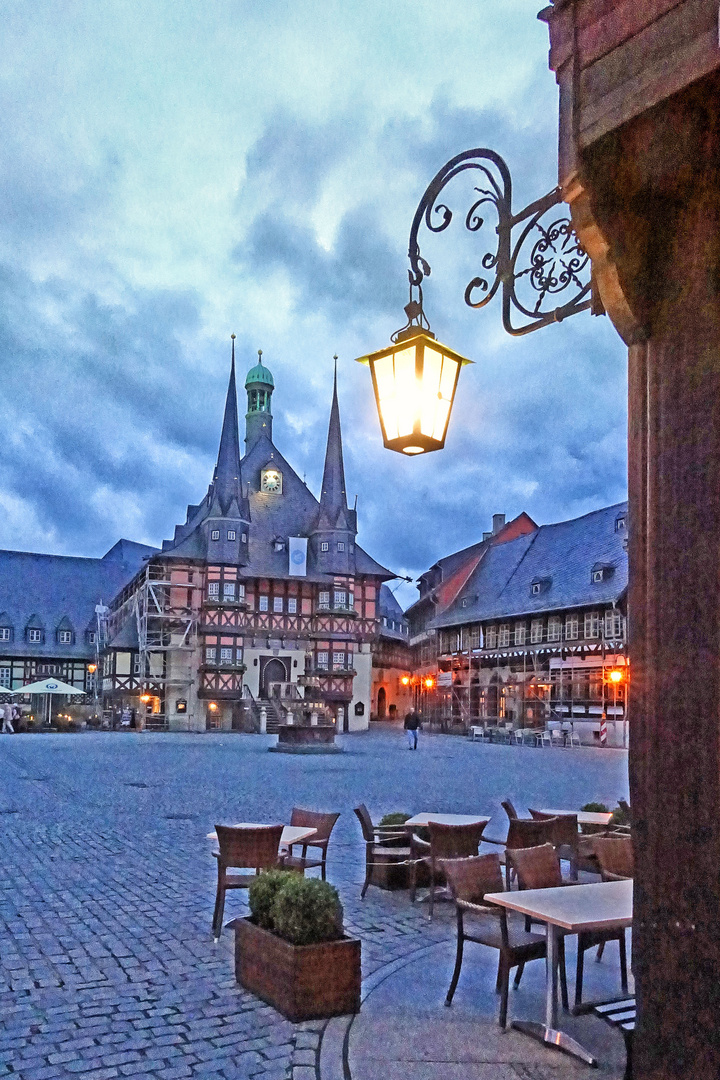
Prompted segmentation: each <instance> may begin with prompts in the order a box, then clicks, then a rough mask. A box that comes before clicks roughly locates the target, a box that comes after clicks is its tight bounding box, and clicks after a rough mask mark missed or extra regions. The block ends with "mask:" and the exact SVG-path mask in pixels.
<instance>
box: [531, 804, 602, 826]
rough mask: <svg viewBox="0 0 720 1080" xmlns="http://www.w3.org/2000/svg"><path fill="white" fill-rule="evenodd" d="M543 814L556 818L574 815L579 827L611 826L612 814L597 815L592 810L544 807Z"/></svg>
mask: <svg viewBox="0 0 720 1080" xmlns="http://www.w3.org/2000/svg"><path fill="white" fill-rule="evenodd" d="M540 813H541V814H553V815H554V816H555V817H565V816H567V815H570V814H574V815H575V817H576V818H577V819H578V825H609V824H610V818H611V817H612V814H596V813H594V812H592V811H590V810H546V809H545V808H544V807H543V808H542V809H541V811H540Z"/></svg>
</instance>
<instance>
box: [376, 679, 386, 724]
mask: <svg viewBox="0 0 720 1080" xmlns="http://www.w3.org/2000/svg"><path fill="white" fill-rule="evenodd" d="M386 711H387V694H386V693H385V687H384V686H381V687H380V689H379V690H378V696H377V716H378V720H384V719H385V713H386Z"/></svg>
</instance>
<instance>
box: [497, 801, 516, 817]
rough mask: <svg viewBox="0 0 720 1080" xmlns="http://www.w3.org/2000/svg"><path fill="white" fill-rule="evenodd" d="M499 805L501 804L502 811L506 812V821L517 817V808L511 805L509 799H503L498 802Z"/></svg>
mask: <svg viewBox="0 0 720 1080" xmlns="http://www.w3.org/2000/svg"><path fill="white" fill-rule="evenodd" d="M500 805H501V806H502V808H503V810H504V811H505V813H506V814H507V816H508V821H512V820H513V818H517V816H518V812H517V810H516V809H515V807H514V806H513V804H512V802H511V801H510V799H505V801H504V802H501V803H500Z"/></svg>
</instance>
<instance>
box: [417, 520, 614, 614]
mask: <svg viewBox="0 0 720 1080" xmlns="http://www.w3.org/2000/svg"><path fill="white" fill-rule="evenodd" d="M626 515H627V503H616V504H614V505H613V506H606V507H603V509H601V510H595V511H593V512H592V513H590V514H585V515H583V516H582V517H580V518H574V519H573V520H571V521H561V522H558V523H557V524H554V525H541V526H540V527H539V528H537V529H536V530H535V532H533V533H530V534H527V535H524V536H519V537H518V538H517V539H515V540H511V541H510V542H508V543H504V544H491V545H490V546H489V548H488V551H487V552H486V554H485V557H484V558H483V559H482V560H481V561H480V562H479V564H478V566H477V568H476V570H475V571H474V572H473V573H472V574H471V575H470V577H469V578H468V580H467V583H466V585H465V587H464V588H463V589H462V590H461V591H460V593H459V595H458V596H457V598H456V599H455V601H454V602H453V603H452V605H451V606H450V607H448V608H447V609H446V610H445V611H443V612H439V613H438V614H437V615H436V616H435V618H434V619H433V621H432V624H431V625H433V626H435V627H438V628H440V627H445V626H457V625H459V624H461V623H468V622H482V621H486V620H488V619H503V618H513V617H515V616H518V617H519V616H523V615H532V614H534V613H540V612H545V611H553V610H555V611H560V610H563V609H569V608H574V607H579V608H582V607H592V606H593V605H594V604H598V605H603V604H608V603H612V602H613V601H615V602H616V601H617V600H619V599H620V598H621V597H622V595H623V593H624V592H625V590H626V588H627V580H628V564H627V553H626V551H625V540H626V537H627V531H626V529H625V528H622V529H619V528H616V525H617V521H618V518H619V517H622V518H624V519H626ZM596 564H601V565H602V566H604V567H610V568H612V569H613V572H612V573H611V574H608V575H604V576H603V580H602V581H600V582H594V581H593V575H592V570H593V567H594V566H595V565H596ZM533 583H537V584H541V588H540V590H539V591H538V592H537V593H536V594H534V593H533V589H532V586H533ZM463 603H464V606H463Z"/></svg>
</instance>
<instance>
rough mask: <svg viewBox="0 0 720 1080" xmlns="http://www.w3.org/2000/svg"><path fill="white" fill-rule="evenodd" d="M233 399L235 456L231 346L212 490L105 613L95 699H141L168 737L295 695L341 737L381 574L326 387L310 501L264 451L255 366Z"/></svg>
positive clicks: (261, 388)
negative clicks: (327, 717) (364, 536)
mask: <svg viewBox="0 0 720 1080" xmlns="http://www.w3.org/2000/svg"><path fill="white" fill-rule="evenodd" d="M245 390H246V392H247V413H246V417H245V453H244V455H243V456H242V458H241V455H240V438H239V428H238V410H237V394H236V386H235V356H234V344H233V358H232V367H231V374H230V383H229V387H228V393H227V399H226V405H225V414H224V419H223V426H222V433H221V437H220V448H219V452H218V458H217V464H216V467H215V471H214V475H213V478H212V482H211V484H210V486H209V488H208V491H207V494H206V496H205V498H204V499H203V500H202V502H201V503H199V504H198V505H193V506H189V507H188V510H187V516H186V520H185V522H184V523H183V524H181V525H178V526H177V527H176V529H175V534H174V536H173V538H172V539H171V540H167V541H165V542H164V543H163V545H162V550H161V551H160V552H159V553H158V554H157V555H156V556H154V557H153V558H151V559H150V560H148V562H147V563H146V565H145V566H144V567H143V569H142V571H141V572H140V573H139V574H137V576H136V577H135V579H134V580H133V581H132V582H130V583H129V585H128V586H127V587H126V588H125V589H124V590H123V591H122V592H121V593H120V594H119V595H118V596H117V597H116V598H115V600H114V602H113V603H112V605H111V613H110V617H109V625H108V648H107V650H106V659H105V667H104V684H103V685H104V690H105V694H106V697H107V698H108V701H109V702H110V701H117V700H118V699H121V700H122V701H123V702H126V703H129V702H130V700H131V699H132V701H133V703H134V704H136V703H137V701H138V699H139V698H142V699H144V700H143V706H144V710H145V712H146V714H147V717H146V719H147V721H148V722H149V723H152V724H154V725H155V726H158V727H168V728H171V729H179V730H181V729H196V730H197V729H205V728H206V727H219V728H222V729H231V728H239V727H247V726H248V725H250V726H253V725H254V726H257V725H258V723H259V722H260V717H261V716H262V722H263V723H264V722H265V720H266V719H267V722H268V723H272V721H273V719H274V720H275V721H277V719H278V716H279V714H281V710H280V708H279V705H282V704H284V705H285V706H290V705H291V703H293V702H301V701H302V700H303V699H305V700H309V699H311V700H312V701H313V702H315V703H321V704H322V705H323V706H324V707H325V708H326V709H327V710H328V711H329V712H330V713H331V714H332V715H333V716H334V717H335V719H336V721H337V723H338V727H339V728H340V729H341V730H342V729H344V730H356V729H359V728H363V727H365V726H367V722H368V719H369V716H370V710H371V702H372V695H371V687H372V651H371V650H372V646H373V644H374V643H375V642H376V641H377V640H378V638H379V637H380V634H381V629H382V623H381V615H380V612H379V607H378V603H379V594H380V589H381V586H382V583H383V582H384V581H386V580H388V579H390V578H392V576H393V575H392V574H391V573H390V572H389V571H388V570H386V569H385V568H384V567H383V566H381V565H380V564H379V563H377V562H376V561H375V560H374V559H372V558H371V557H370V556H369V555H368V554H367V553H366V552H365V551H364V550H363V549H362V548H361V547H360V546H359V545H358V543H357V539H356V534H357V514H356V510H354V509H350V508H349V507H348V504H347V496H346V491H345V474H344V466H343V454H342V435H341V429H340V413H339V407H338V399H337V379H336V380H335V384H334V386H333V396H332V405H331V410H330V422H329V429H328V439H327V449H326V454H325V464H324V470H323V479H322V489H321V493H320V497H319V499H316V498H315V497H314V496H313V494H312V493H311V492H310V490H309V489H308V487H307V485H306V484H305V483H304V482H303V481H302V480H301V479H300V477H299V476H298V475H297V474H296V473H295V471H294V470H293V468H292V467H291V465H290V464H289V463H288V461H287V460H286V459H285V457H284V456H283V455H282V454H281V452H280V451H279V450H278V449H277V447H276V446H275V444H274V442H273V433H272V395H273V392H274V380H273V377H272V375H271V373H270V371H269V369H268V368H267V367H266V366H265V365H264V364H263V363H262V358H260V362H259V363H258V364H256V365H255V367H253V368H252V369H251V371H250V372H249V373H248V376H247V378H246V381H245ZM263 714H264V715H263Z"/></svg>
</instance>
